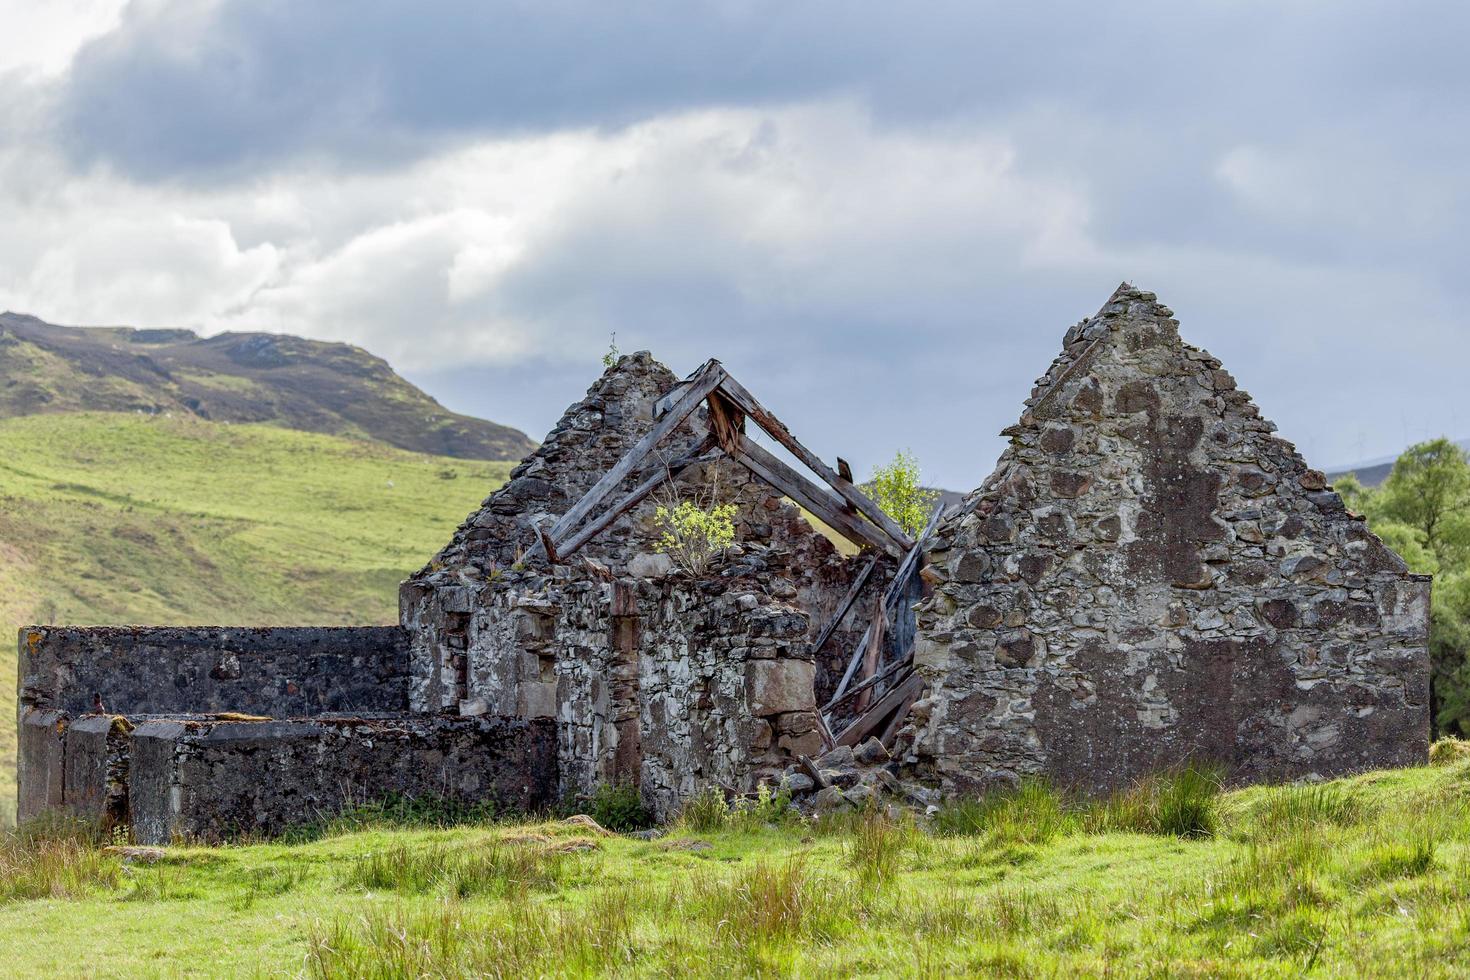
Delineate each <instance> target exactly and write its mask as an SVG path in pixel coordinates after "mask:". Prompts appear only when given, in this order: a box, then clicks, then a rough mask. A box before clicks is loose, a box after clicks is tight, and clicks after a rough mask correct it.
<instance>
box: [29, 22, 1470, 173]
mask: <svg viewBox="0 0 1470 980" xmlns="http://www.w3.org/2000/svg"><path fill="white" fill-rule="evenodd" d="M1461 9H1462V8H1460V7H1458V6H1457V5H1454V4H1433V3H1422V2H1421V3H1405V4H1395V5H1381V6H1379V7H1377V8H1374V7H1372V6H1363V5H1355V4H1347V3H1318V2H1309V3H1295V4H1290V3H1288V4H1281V3H1275V2H1248V0H1247V2H1241V0H1230V2H1213V3H1210V2H1205V3H1191V4H1179V3H1176V2H1168V0H1161V2H1154V3H1122V4H1095V3H1081V2H1073V3H1065V4H1048V3H1036V4H1011V3H975V2H952V0H941V2H932V3H919V4H895V3H891V2H874V0H812V2H797V3H793V2H789V0H750V2H723V3H699V2H689V0H630V2H628V3H616V4H610V3H605V2H598V0H589V2H567V0H522V2H505V0H488V2H476V0H443V2H430V3H406V2H404V3H361V2H351V0H325V2H321V3H298V2H289V0H248V2H247V0H224V2H218V3H213V4H206V5H200V4H197V3H184V2H169V3H161V4H160V3H139V4H135V5H134V7H133V8H131V9H130V10H129V11H128V13H127V15H126V16H125V18H124V21H123V24H122V25H121V27H120V28H119V29H118V30H116V31H114V32H112V33H109V34H108V35H106V36H104V37H103V38H100V39H98V40H96V41H94V42H93V43H91V44H89V45H88V46H86V47H85V48H84V49H83V50H82V51H81V52H80V54H79V56H78V57H77V59H76V61H75V63H74V65H73V67H72V71H71V73H70V75H69V76H68V78H67V80H66V84H65V86H64V90H63V92H62V94H61V99H60V103H59V110H58V114H57V120H58V126H59V129H60V133H61V135H62V138H63V139H64V140H65V142H66V145H67V146H68V147H70V149H71V150H72V151H73V152H74V153H75V154H76V156H77V158H78V159H80V160H84V161H92V160H105V161H108V162H110V163H112V164H114V165H116V166H118V167H120V168H122V169H124V170H126V171H128V172H130V173H133V174H136V175H140V176H177V175H181V174H185V175H187V174H193V173H196V172H198V171H199V170H210V169H214V168H224V169H231V168H235V167H238V166H240V165H252V166H256V165H261V164H268V163H270V162H272V161H278V160H280V159H282V158H289V157H294V156H305V157H314V158H319V157H323V156H325V157H328V158H331V157H333V156H341V157H343V158H346V159H348V160H351V161H355V162H356V163H358V164H360V163H361V161H363V160H364V159H365V158H368V159H371V158H374V157H379V156H389V157H395V156H400V155H403V154H410V155H411V154H413V153H421V152H426V151H427V150H428V149H430V148H432V147H434V146H436V145H437V143H438V141H441V140H445V139H452V138H454V137H455V136H457V135H463V134H466V133H476V134H484V133H507V132H509V133H515V132H526V131H543V130H547V129H554V128H560V127H567V126H617V125H622V124H625V123H627V122H630V121H632V120H635V119H639V118H644V117H647V116H650V115H654V114H657V113H660V112H666V111H671V110H677V109H683V108H688V107H692V106H701V105H751V104H759V103H763V102H788V101H794V100H801V99H807V98H812V97H816V96H821V95H827V94H833V93H843V94H848V95H852V96H855V97H857V98H859V99H861V100H862V101H863V102H864V103H865V104H867V105H868V106H869V107H870V108H871V109H872V110H873V111H874V113H875V114H876V115H877V116H878V117H879V118H880V119H887V120H890V121H893V122H896V123H902V124H913V123H916V122H919V121H925V120H937V119H944V118H950V117H967V116H976V115H979V116H989V117H995V116H1005V115H1008V114H1012V113H1015V112H1017V111H1018V110H1021V109H1035V110H1050V109H1055V110H1057V111H1063V112H1069V113H1074V114H1078V115H1083V116H1085V115H1088V114H1095V115H1096V118H1097V119H1098V121H1101V122H1106V123H1108V124H1110V128H1112V129H1113V136H1114V138H1115V139H1116V140H1117V141H1118V142H1119V143H1121V144H1124V145H1128V144H1132V143H1133V141H1134V140H1135V139H1139V140H1142V142H1140V143H1138V144H1136V145H1128V147H1127V148H1128V149H1129V151H1130V153H1131V154H1132V156H1133V161H1134V163H1135V165H1136V166H1137V167H1138V168H1139V169H1140V170H1141V171H1142V172H1144V173H1150V174H1158V171H1160V170H1161V169H1162V167H1163V165H1164V164H1165V163H1166V162H1167V161H1168V160H1169V158H1170V157H1171V156H1172V155H1173V154H1174V153H1176V152H1178V151H1179V149H1180V147H1179V146H1178V145H1175V146H1170V145H1167V144H1166V145H1160V144H1158V143H1151V142H1149V141H1148V137H1149V135H1150V132H1149V130H1150V126H1151V125H1152V124H1156V123H1158V122H1162V121H1171V122H1174V123H1178V124H1180V127H1179V128H1178V129H1176V131H1175V136H1176V137H1179V138H1181V139H1182V141H1183V142H1184V143H1185V144H1186V145H1188V144H1189V143H1197V142H1201V141H1203V142H1206V143H1209V142H1215V141H1218V140H1221V139H1228V138H1229V137H1230V135H1231V134H1232V133H1233V132H1239V131H1241V130H1246V131H1249V132H1250V133H1252V134H1253V136H1255V137H1256V138H1265V139H1277V138H1285V137H1289V136H1291V135H1293V134H1297V133H1300V132H1302V131H1303V130H1304V129H1306V130H1310V129H1312V128H1313V127H1315V126H1321V125H1322V123H1323V111H1324V110H1325V111H1326V114H1327V116H1328V117H1330V118H1341V117H1342V115H1343V114H1344V111H1345V110H1346V111H1347V112H1348V113H1349V114H1351V115H1354V116H1357V117H1359V118H1362V119H1365V120H1369V121H1377V122H1387V123H1391V122H1392V119H1393V117H1395V116H1396V115H1398V114H1400V113H1403V112H1409V113H1411V114H1414V113H1431V112H1432V113H1436V114H1439V116H1440V118H1441V119H1443V120H1444V121H1445V122H1446V123H1447V124H1452V123H1453V122H1456V121H1458V122H1461V123H1463V122H1464V121H1465V119H1466V113H1467V111H1470V109H1467V105H1470V99H1467V97H1466V96H1467V94H1470V93H1467V91H1466V87H1467V83H1466V75H1465V73H1464V72H1461V71H1458V70H1456V69H1455V68H1454V67H1453V66H1454V65H1456V64H1457V62H1458V59H1459V54H1460V50H1459V49H1460V47H1461V41H1462V40H1463V37H1464V32H1463V30H1456V29H1455V28H1457V27H1458V28H1464V27H1466V26H1470V15H1467V14H1465V13H1461V12H1460V11H1461ZM1446 20H1449V21H1453V22H1455V23H1448V24H1447V23H1445V21H1446ZM1429 25H1435V27H1434V29H1426V28H1428V27H1429ZM1222 96H1225V97H1224V98H1222ZM1186 155H1187V153H1186ZM1160 189H1161V190H1164V191H1165V192H1166V193H1167V192H1168V191H1169V190H1170V188H1168V187H1167V186H1165V187H1162V188H1160Z"/></svg>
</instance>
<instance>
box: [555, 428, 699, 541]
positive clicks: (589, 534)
mask: <svg viewBox="0 0 1470 980" xmlns="http://www.w3.org/2000/svg"><path fill="white" fill-rule="evenodd" d="M710 441H711V440H708V439H706V440H705V441H704V442H703V443H701V444H700V446H699V448H698V449H696V450H695V451H694V452H692V453H690V454H689V455H687V456H683V457H680V458H679V459H676V460H674V461H673V462H672V463H669V464H668V465H666V466H662V465H661V466H658V467H651V468H650V470H651V472H650V475H649V476H648V477H647V478H646V479H645V480H644V481H643V482H642V483H640V484H638V486H636V487H634V488H633V489H632V490H630V491H628V493H627V494H626V495H624V496H623V498H622V499H621V500H619V501H618V502H617V503H615V504H613V505H612V506H611V507H609V508H607V509H606V510H604V511H603V512H602V513H601V514H599V515H598V516H597V517H595V518H593V519H592V520H591V521H589V522H588V523H587V524H585V525H583V527H582V529H581V530H579V531H578V532H577V533H576V534H573V535H572V536H571V537H570V538H568V539H567V540H566V541H564V542H562V543H561V544H556V542H552V544H553V546H554V547H555V548H556V558H555V559H553V560H552V563H553V564H555V563H556V562H557V561H565V560H566V558H567V557H568V556H569V555H574V554H576V553H577V549H579V548H581V547H582V546H583V545H585V544H586V543H587V542H588V541H590V540H592V539H593V538H594V537H596V536H597V535H598V534H599V533H601V532H602V531H603V530H605V529H606V528H607V527H608V526H610V525H611V524H612V523H613V522H614V521H616V520H617V519H618V518H619V517H621V516H623V515H624V514H626V513H627V512H628V511H630V510H632V509H633V508H634V507H636V506H638V504H639V502H640V501H642V500H643V498H644V497H647V496H648V495H649V494H651V493H653V491H655V490H657V489H658V488H659V487H660V486H662V485H663V484H664V483H665V482H666V481H668V480H672V479H674V478H675V477H677V476H678V475H679V474H680V473H682V472H684V471H685V470H687V469H688V468H689V467H691V466H693V465H694V464H695V463H703V462H708V461H709V460H712V459H717V458H719V453H718V451H716V452H713V453H712V452H709V451H708V450H709V445H708V443H709V442H710ZM548 557H549V555H548Z"/></svg>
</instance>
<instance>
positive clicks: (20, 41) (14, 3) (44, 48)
mask: <svg viewBox="0 0 1470 980" xmlns="http://www.w3.org/2000/svg"><path fill="white" fill-rule="evenodd" d="M127 5H128V0H0V25H3V30H0V75H3V74H4V73H5V72H7V71H15V72H18V73H20V74H22V75H28V76H30V77H31V78H38V77H46V76H55V75H59V74H61V73H62V72H64V71H65V70H66V69H67V67H68V66H69V65H70V64H71V61H72V58H73V57H75V55H76V53H77V51H78V50H80V48H81V47H82V45H84V44H86V43H87V42H88V41H90V40H92V39H93V38H97V37H101V36H102V35H104V34H106V33H108V32H109V31H111V30H112V29H113V28H115V27H117V25H118V23H119V22H120V21H121V20H122V14H123V9H124V8H125V7H127Z"/></svg>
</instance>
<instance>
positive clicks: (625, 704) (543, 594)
mask: <svg viewBox="0 0 1470 980" xmlns="http://www.w3.org/2000/svg"><path fill="white" fill-rule="evenodd" d="M797 519H800V518H799V517H798V518H797ZM741 557H744V556H743V555H742V556H741ZM752 567H753V566H752V565H745V564H734V563H732V564H730V565H729V566H727V567H726V569H725V571H728V572H731V573H732V574H729V575H716V576H714V577H711V578H709V579H706V580H703V581H696V580H691V579H689V578H687V577H684V576H679V575H672V574H670V575H659V576H649V577H644V578H636V579H635V578H620V579H611V578H603V577H600V576H597V575H594V574H589V573H587V572H585V571H581V570H573V569H563V570H562V571H561V574H560V575H558V576H551V577H541V576H532V575H525V576H517V577H513V579H512V580H511V581H508V582H507V583H505V584H504V587H503V588H501V589H498V590H496V591H494V592H493V593H489V594H488V595H487V599H488V601H487V603H486V604H485V605H483V606H481V607H480V608H478V609H477V610H476V612H475V614H474V616H473V618H472V621H471V624H470V627H469V635H470V644H469V648H468V655H469V664H470V693H471V695H472V702H473V710H477V711H488V712H490V713H505V714H512V715H515V716H518V717H528V718H538V717H555V718H556V720H557V729H558V753H559V757H560V772H561V781H562V789H563V792H564V793H573V794H577V793H588V792H591V791H592V790H593V789H594V788H595V787H596V786H597V785H599V784H601V783H614V782H627V783H632V784H635V785H637V786H639V787H640V789H641V790H642V791H643V795H644V798H645V800H646V801H647V802H648V803H649V804H650V805H651V806H653V807H654V809H655V811H656V812H658V813H660V814H661V815H667V814H670V813H672V812H673V811H674V810H675V809H677V806H678V803H679V802H680V801H681V800H683V799H685V798H687V797H688V796H689V795H690V794H691V793H693V792H696V791H697V790H698V789H700V788H702V787H704V786H712V785H713V786H725V787H729V788H731V789H740V790H748V789H750V788H752V787H753V786H754V785H755V784H756V783H757V782H759V781H760V780H761V779H772V778H776V777H777V776H778V774H779V772H780V770H781V769H782V768H784V766H785V765H786V764H787V763H788V762H789V761H790V760H791V759H792V757H793V755H794V754H796V753H813V752H815V751H817V749H818V748H819V746H820V738H819V736H818V735H817V734H816V725H817V721H816V715H815V707H816V701H815V696H816V695H815V688H816V685H815V677H816V669H815V664H814V663H813V659H812V656H811V654H810V652H809V650H808V645H809V641H810V639H811V638H812V636H813V634H814V633H815V632H816V630H817V629H818V628H819V626H818V625H815V623H814V618H813V617H812V616H811V615H810V614H809V613H808V612H806V611H805V610H803V609H801V608H799V607H798V606H796V605H795V604H794V603H793V602H792V601H791V599H794V598H795V593H794V592H792V591H791V590H790V589H789V588H787V586H788V585H789V580H783V579H780V576H779V574H778V573H775V572H773V571H771V570H770V568H769V567H767V568H766V569H765V570H763V571H762V572H760V573H752V572H751V569H752ZM778 581H779V582H781V583H783V584H776V583H777V582H778ZM772 590H774V591H776V592H781V593H791V595H790V598H788V599H781V598H777V597H776V596H774V595H772Z"/></svg>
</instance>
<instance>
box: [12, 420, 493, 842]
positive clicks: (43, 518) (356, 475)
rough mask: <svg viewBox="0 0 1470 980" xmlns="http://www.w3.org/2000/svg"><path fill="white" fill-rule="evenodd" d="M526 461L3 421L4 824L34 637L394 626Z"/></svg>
mask: <svg viewBox="0 0 1470 980" xmlns="http://www.w3.org/2000/svg"><path fill="white" fill-rule="evenodd" d="M512 465H513V464H510V463H487V462H480V461H473V460H462V459H450V458H447V457H439V456H425V455H421V454H417V453H410V452H404V451H401V450H397V449H392V448H389V447H386V446H384V445H382V444H381V443H374V442H366V441H359V440H353V439H344V438H337V437H333V436H323V435H315V434H310V433H305V432H297V431H293V430H289V429H281V428H276V427H273V426H267V425H227V424H222V423H212V422H205V421H201V420H199V419H197V418H193V417H185V416H174V417H171V418H170V417H163V416H146V415H136V414H107V413H91V414H86V413H78V414H61V415H40V416H28V417H23V418H10V419H3V420H0V826H4V825H5V823H6V821H7V820H8V819H9V816H10V814H12V813H13V812H14V803H13V801H14V793H15V782H14V778H15V776H14V772H15V770H14V758H15V720H14V719H15V643H14V640H15V630H16V628H17V627H19V626H21V625H24V624H27V623H32V622H42V623H65V624H72V625H92V624H101V623H148V624H158V625H200V624H219V625H231V624H247V625H251V624H259V625H304V624H320V625H358V624H372V623H389V622H393V621H394V620H395V618H396V616H397V602H398V599H397V588H398V582H399V581H400V580H401V579H402V578H403V577H404V576H405V575H406V574H407V573H408V572H410V571H412V570H413V569H415V568H417V567H418V566H420V565H421V564H423V562H425V561H426V560H427V559H428V557H429V556H430V555H431V554H433V552H434V551H436V550H437V549H438V548H439V547H440V546H441V545H443V544H444V542H446V541H447V540H448V539H449V535H450V534H451V533H452V532H453V530H454V527H455V526H456V525H457V524H458V523H459V522H460V521H462V520H463V519H464V517H465V515H466V514H468V513H469V512H470V511H471V510H473V509H474V507H475V506H476V505H477V504H478V503H479V502H480V500H482V499H483V498H484V497H485V496H486V495H487V494H489V492H490V491H491V490H493V489H494V488H495V487H497V486H499V485H500V484H501V483H503V482H504V480H505V477H506V474H507V473H508V472H509V471H510V468H511V466H512Z"/></svg>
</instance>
